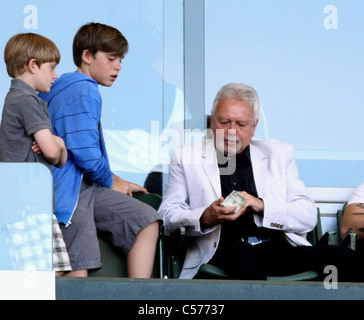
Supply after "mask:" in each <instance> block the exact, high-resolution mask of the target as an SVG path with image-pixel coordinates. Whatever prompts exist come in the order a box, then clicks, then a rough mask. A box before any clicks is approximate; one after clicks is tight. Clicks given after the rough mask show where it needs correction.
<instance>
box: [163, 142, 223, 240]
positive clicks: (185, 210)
mask: <svg viewBox="0 0 364 320" xmlns="http://www.w3.org/2000/svg"><path fill="white" fill-rule="evenodd" d="M181 150H182V149H175V150H174V151H173V153H172V157H171V162H170V165H169V177H168V184H167V187H166V191H165V193H164V195H163V200H162V203H161V206H160V208H159V211H158V212H159V214H160V215H161V216H162V217H163V221H164V226H165V233H166V234H167V235H169V234H171V233H172V232H173V231H175V230H176V229H177V228H179V227H181V226H185V227H186V228H187V233H188V235H189V236H202V235H206V234H208V233H210V232H212V231H213V230H215V229H216V227H213V228H210V229H206V230H203V231H202V230H201V228H200V217H201V216H202V214H203V212H204V211H205V209H206V208H207V206H208V205H210V203H207V202H206V201H205V200H204V199H203V197H201V198H200V199H201V202H200V203H198V204H196V205H192V206H191V199H190V194H189V190H191V187H190V184H191V183H193V184H196V179H197V180H198V178H197V177H196V176H195V178H194V179H191V178H190V177H191V175H194V173H193V172H191V171H190V170H187V171H188V172H186V170H185V166H184V165H183V163H182V161H181V159H182V158H183V157H182V156H181ZM189 169H191V168H189ZM197 184H198V183H197Z"/></svg>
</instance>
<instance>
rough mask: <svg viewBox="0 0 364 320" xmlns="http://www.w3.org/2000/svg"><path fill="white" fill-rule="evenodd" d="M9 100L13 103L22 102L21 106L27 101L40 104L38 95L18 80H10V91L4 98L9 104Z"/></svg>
mask: <svg viewBox="0 0 364 320" xmlns="http://www.w3.org/2000/svg"><path fill="white" fill-rule="evenodd" d="M9 100H10V102H13V103H17V102H22V103H23V104H24V103H25V102H29V101H33V102H35V101H37V102H38V103H41V99H40V98H39V96H38V93H37V92H36V91H35V90H34V89H33V88H32V87H31V86H30V85H28V84H27V83H25V82H24V81H22V80H20V79H12V81H11V86H10V90H9V92H8V93H7V96H6V101H8V102H9Z"/></svg>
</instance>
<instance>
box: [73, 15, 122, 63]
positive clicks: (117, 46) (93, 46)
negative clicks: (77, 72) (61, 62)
mask: <svg viewBox="0 0 364 320" xmlns="http://www.w3.org/2000/svg"><path fill="white" fill-rule="evenodd" d="M84 50H88V51H89V52H90V53H91V54H92V55H93V56H95V54H96V53H97V52H98V51H102V52H106V53H113V54H115V55H116V56H117V57H121V58H124V56H125V55H126V54H127V52H128V50H129V44H128V41H127V40H126V38H125V37H124V36H123V35H122V33H121V32H120V31H119V30H117V29H115V28H113V27H110V26H107V25H105V24H101V23H94V22H91V23H88V24H85V25H83V26H82V27H81V28H80V29H79V30H78V31H77V33H76V35H75V37H74V39H73V61H74V63H75V65H76V66H77V67H80V66H81V63H82V53H83V51H84Z"/></svg>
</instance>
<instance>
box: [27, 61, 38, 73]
mask: <svg viewBox="0 0 364 320" xmlns="http://www.w3.org/2000/svg"><path fill="white" fill-rule="evenodd" d="M36 67H37V61H36V60H35V59H34V58H32V59H30V60H29V62H28V64H27V69H28V70H29V72H31V73H34V72H35V70H36Z"/></svg>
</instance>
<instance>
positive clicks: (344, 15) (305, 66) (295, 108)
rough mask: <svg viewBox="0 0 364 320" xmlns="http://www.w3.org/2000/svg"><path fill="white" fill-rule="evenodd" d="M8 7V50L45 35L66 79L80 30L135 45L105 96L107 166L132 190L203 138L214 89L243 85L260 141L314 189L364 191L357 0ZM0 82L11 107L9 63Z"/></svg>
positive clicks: (1, 1) (164, 0) (128, 0)
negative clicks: (287, 155)
mask: <svg viewBox="0 0 364 320" xmlns="http://www.w3.org/2000/svg"><path fill="white" fill-rule="evenodd" d="M0 8H1V9H0V27H1V30H2V31H1V34H0V48H4V46H5V43H6V41H7V40H8V39H9V38H10V37H11V36H12V35H13V34H15V33H17V32H37V33H41V34H43V35H45V36H48V37H50V38H51V39H52V40H54V41H55V43H56V44H57V45H58V46H59V48H60V51H61V54H62V60H61V63H60V65H59V67H58V74H59V75H60V74H62V73H64V72H69V71H74V70H75V67H74V65H73V62H72V52H71V47H72V39H73V36H74V34H75V32H76V31H77V29H78V28H79V27H80V26H81V25H82V24H84V23H87V22H90V21H96V22H102V23H106V24H110V25H112V26H115V27H117V28H118V29H120V30H121V31H122V33H123V34H124V35H125V36H126V37H127V39H128V40H129V42H130V52H129V53H128V55H127V56H126V58H125V60H124V62H123V70H122V72H121V75H120V77H119V79H118V80H117V82H116V83H115V84H114V86H113V87H112V88H103V87H101V88H100V89H101V93H102V95H103V102H104V107H103V108H104V109H103V119H102V121H103V126H104V129H105V135H106V142H107V145H108V149H109V155H110V160H111V165H112V168H113V170H114V171H115V172H116V173H119V174H120V175H122V176H123V177H124V178H125V179H128V180H132V181H134V182H137V183H140V184H143V182H144V180H145V178H146V176H147V174H148V172H149V171H150V170H159V171H162V170H164V171H166V167H167V163H168V159H169V153H170V150H171V148H172V147H173V146H174V145H176V144H179V143H180V142H181V141H180V140H181V139H182V138H183V133H181V132H182V131H181V130H182V129H183V128H184V126H185V127H186V128H187V129H193V128H198V129H200V130H203V129H204V123H205V116H206V115H208V114H209V113H210V110H211V105H212V101H213V98H214V96H215V94H216V92H217V91H218V89H219V88H220V87H221V86H222V85H224V84H225V83H227V82H244V83H247V84H250V85H252V86H254V87H255V88H256V89H257V91H258V93H259V95H260V98H261V103H262V110H263V112H262V114H261V119H260V124H259V126H258V132H257V138H264V139H278V140H280V141H282V142H288V143H291V144H293V145H294V147H295V149H296V156H297V163H298V166H299V170H300V173H301V177H302V178H303V180H304V181H305V182H306V184H307V185H309V186H337V187H355V186H357V185H358V184H359V183H361V182H362V181H363V180H364V162H363V159H364V144H363V138H364V135H363V133H362V130H361V123H362V119H363V116H364V108H363V102H362V101H363V92H364V81H363V80H364V79H363V77H364V70H363V69H364V64H363V62H362V52H363V47H364V35H363V32H362V30H363V29H364V21H363V19H362V14H363V12H364V2H363V1H361V0H350V3H349V2H348V1H346V0H334V1H330V2H328V1H326V0H294V1H293V0H274V1H271V0H260V1H252V0H224V1H220V0H107V1H103V2H100V1H85V0H78V1H70V0H64V1H62V2H56V3H54V2H49V1H44V0H34V1H29V0H27V1H24V0H17V1H13V2H9V1H7V0H0ZM0 75H1V76H0V101H3V99H4V97H5V94H6V92H7V90H8V88H9V84H10V78H9V77H8V76H7V73H6V69H5V64H4V63H3V59H2V58H1V60H0ZM1 108H2V103H0V109H1ZM167 128H169V129H170V128H176V129H177V131H176V132H177V133H178V134H177V136H178V137H177V138H176V137H175V136H174V135H173V134H172V133H171V131H166V130H167ZM136 129H139V130H136ZM162 132H164V134H165V135H164V136H163V135H161V133H162Z"/></svg>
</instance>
